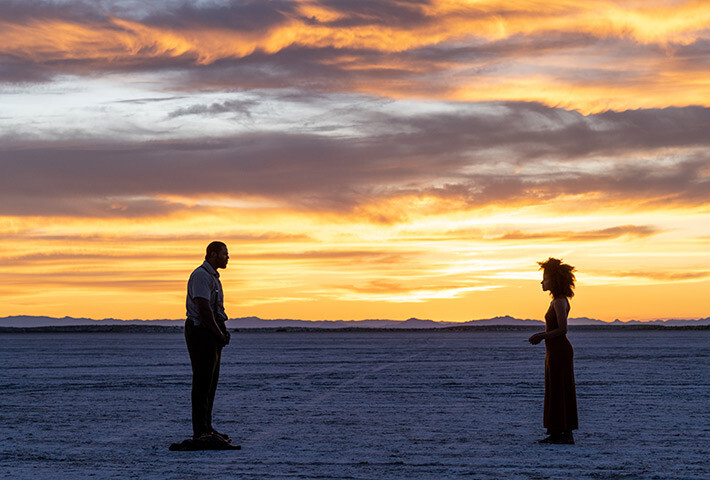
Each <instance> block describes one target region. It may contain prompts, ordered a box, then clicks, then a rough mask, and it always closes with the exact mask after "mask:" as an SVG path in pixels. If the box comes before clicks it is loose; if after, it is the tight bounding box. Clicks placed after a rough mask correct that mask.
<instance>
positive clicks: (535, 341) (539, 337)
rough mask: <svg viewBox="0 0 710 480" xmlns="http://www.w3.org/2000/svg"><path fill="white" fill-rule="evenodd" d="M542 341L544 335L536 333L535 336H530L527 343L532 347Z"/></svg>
mask: <svg viewBox="0 0 710 480" xmlns="http://www.w3.org/2000/svg"><path fill="white" fill-rule="evenodd" d="M544 339H545V334H544V333H536V334H535V335H532V336H531V337H530V338H528V342H530V343H532V344H533V345H537V344H538V343H540V342H542V341H543V340H544Z"/></svg>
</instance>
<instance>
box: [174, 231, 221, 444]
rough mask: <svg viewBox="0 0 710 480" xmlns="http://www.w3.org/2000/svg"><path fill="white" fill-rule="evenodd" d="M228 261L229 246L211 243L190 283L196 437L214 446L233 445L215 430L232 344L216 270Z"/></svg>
mask: <svg viewBox="0 0 710 480" xmlns="http://www.w3.org/2000/svg"><path fill="white" fill-rule="evenodd" d="M228 261H229V253H228V252H227V246H226V245H225V244H224V243H222V242H212V243H210V244H209V245H208V246H207V253H206V255H205V261H204V262H203V263H202V265H200V266H199V267H197V268H196V269H195V271H193V272H192V275H190V280H189V281H188V282H187V301H186V307H187V320H186V321H185V341H186V343H187V351H188V352H189V354H190V363H191V364H192V430H193V438H194V439H199V440H204V441H206V442H212V443H214V442H215V441H216V442H220V441H221V442H226V443H229V442H230V439H229V437H228V436H227V435H224V434H222V433H219V432H217V431H216V430H215V429H214V427H212V406H213V404H214V395H215V392H216V390H217V381H218V379H219V364H220V360H221V356H222V347H224V346H225V345H227V344H228V343H229V337H230V334H229V331H228V330H227V327H226V325H225V322H226V321H227V315H226V314H225V312H224V304H223V302H224V294H223V293H222V283H221V282H220V281H219V273H217V269H219V268H226V267H227V262H228Z"/></svg>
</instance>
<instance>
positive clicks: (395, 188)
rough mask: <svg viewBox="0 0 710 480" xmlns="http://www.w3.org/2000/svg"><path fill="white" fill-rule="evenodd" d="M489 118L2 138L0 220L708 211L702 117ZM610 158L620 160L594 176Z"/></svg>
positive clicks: (496, 114) (664, 113) (505, 109)
mask: <svg viewBox="0 0 710 480" xmlns="http://www.w3.org/2000/svg"><path fill="white" fill-rule="evenodd" d="M223 107H224V105H221V106H220V105H217V106H216V107H215V108H216V109H221V108H223ZM489 107H490V108H489V109H488V110H487V113H481V111H480V110H472V111H471V113H465V112H463V113H462V112H460V113H458V114H428V115H424V114H422V115H414V116H411V115H410V116H396V115H393V114H389V115H383V114H372V115H369V116H368V114H363V115H365V116H363V117H362V121H363V124H365V125H366V128H367V131H368V132H371V133H370V134H368V135H367V136H365V137H360V136H350V137H343V136H327V135H317V134H290V135H289V134H283V133H266V132H263V133H249V134H243V135H239V136H235V137H229V138H218V139H204V140H199V139H189V140H171V141H161V142H144V143H131V142H116V143H108V142H81V141H78V140H76V141H68V142H33V143H31V144H27V143H18V142H17V141H12V140H10V139H6V140H5V141H3V142H1V143H0V168H1V169H2V175H0V213H4V214H18V215H31V214H37V213H42V214H46V215H61V214H75V215H87V216H105V215H108V216H140V215H155V214H159V213H168V212H171V211H176V210H180V209H185V208H188V207H185V206H183V205H180V204H175V203H171V202H168V201H165V200H157V199H156V198H155V196H156V195H161V194H163V195H202V194H205V195H206V194H219V195H226V196H232V197H239V196H243V195H247V196H250V197H253V196H257V197H262V198H268V199H272V200H275V201H277V202H281V203H283V204H287V205H289V206H290V207H291V208H303V209H313V210H319V211H340V212H347V211H353V210H354V209H357V208H359V207H361V206H366V205H368V204H370V203H376V202H378V201H380V200H385V199H388V198H394V197H397V196H401V195H424V194H426V195H431V196H435V197H440V198H448V199H454V200H457V201H461V202H465V203H467V204H469V205H471V206H482V205H488V204H495V203H511V202H525V203H530V202H532V203H535V202H545V201H549V200H551V199H554V198H556V197H558V196H561V195H573V194H584V193H595V194H598V195H599V196H600V197H601V198H604V199H606V200H608V201H616V200H618V199H629V200H631V201H634V202H636V203H638V204H647V205H653V204H677V205H684V204H687V205H703V204H706V203H708V202H710V178H709V177H708V176H707V168H708V164H709V162H710V159H708V158H707V153H706V148H705V147H707V146H708V144H709V143H710V138H709V137H708V136H707V134H706V132H707V130H706V126H707V125H708V122H710V109H708V108H700V107H687V108H669V109H663V110H647V111H630V112H620V113H605V114H599V115H592V116H588V117H584V116H582V115H580V114H578V113H575V112H569V111H565V110H560V109H554V108H547V107H542V106H540V105H537V104H491V105H489ZM209 108H212V106H208V107H207V109H209ZM205 113H206V112H205ZM367 120H369V121H367ZM669 152H672V153H669ZM669 155H671V157H670V158H669ZM637 157H639V158H637ZM604 158H611V159H613V162H610V164H609V165H605V166H604V168H598V169H595V168H590V165H592V167H593V165H594V162H597V161H599V159H604ZM521 169H522V170H521ZM189 208H192V209H199V208H200V207H189ZM384 220H386V219H384Z"/></svg>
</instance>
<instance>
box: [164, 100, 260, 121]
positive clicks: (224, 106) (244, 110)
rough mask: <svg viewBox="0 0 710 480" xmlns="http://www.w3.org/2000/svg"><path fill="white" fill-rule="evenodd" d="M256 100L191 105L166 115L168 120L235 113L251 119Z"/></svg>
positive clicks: (256, 103)
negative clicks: (185, 116)
mask: <svg viewBox="0 0 710 480" xmlns="http://www.w3.org/2000/svg"><path fill="white" fill-rule="evenodd" d="M258 104H259V102H257V101H256V100H228V101H226V102H214V103H212V104H210V105H192V106H190V107H183V108H178V109H177V110H173V111H172V112H170V113H169V114H168V117H169V118H176V117H182V116H184V115H219V114H221V113H235V114H238V115H243V116H245V117H249V118H250V117H251V108H252V107H254V106H256V105H258Z"/></svg>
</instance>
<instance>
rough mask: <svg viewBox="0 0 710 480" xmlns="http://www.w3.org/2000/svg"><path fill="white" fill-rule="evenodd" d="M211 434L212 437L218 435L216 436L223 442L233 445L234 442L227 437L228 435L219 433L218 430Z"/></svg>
mask: <svg viewBox="0 0 710 480" xmlns="http://www.w3.org/2000/svg"><path fill="white" fill-rule="evenodd" d="M210 433H212V435H216V436H218V437H220V438H221V439H222V440H224V441H225V442H227V443H231V441H232V439H231V438H229V435H227V434H226V433H219V432H218V431H217V430H212V432H210Z"/></svg>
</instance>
